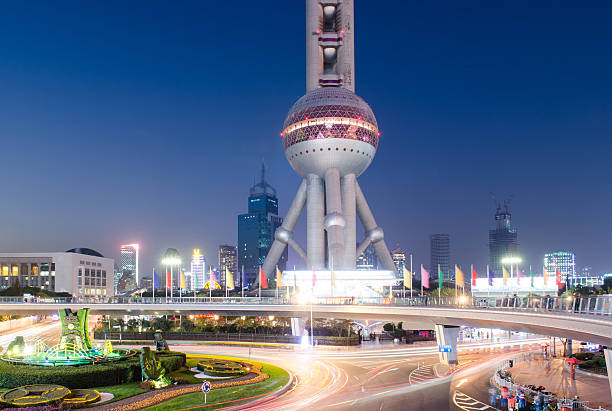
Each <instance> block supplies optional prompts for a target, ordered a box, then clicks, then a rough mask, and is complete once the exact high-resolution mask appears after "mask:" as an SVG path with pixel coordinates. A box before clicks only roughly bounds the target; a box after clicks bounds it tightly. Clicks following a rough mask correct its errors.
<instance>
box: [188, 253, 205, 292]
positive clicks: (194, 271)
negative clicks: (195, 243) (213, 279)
mask: <svg viewBox="0 0 612 411" xmlns="http://www.w3.org/2000/svg"><path fill="white" fill-rule="evenodd" d="M205 283H206V259H204V256H203V255H202V253H200V249H199V248H195V249H194V250H193V254H192V255H191V289H192V290H199V289H200V288H204V284H205Z"/></svg>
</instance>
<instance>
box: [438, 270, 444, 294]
mask: <svg viewBox="0 0 612 411" xmlns="http://www.w3.org/2000/svg"><path fill="white" fill-rule="evenodd" d="M442 284H444V273H443V272H442V269H441V268H440V265H439V264H438V289H440V290H441V289H442Z"/></svg>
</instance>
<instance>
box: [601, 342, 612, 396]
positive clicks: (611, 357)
mask: <svg viewBox="0 0 612 411" xmlns="http://www.w3.org/2000/svg"><path fill="white" fill-rule="evenodd" d="M603 351H604V357H605V359H606V368H607V369H608V382H609V383H610V396H612V348H610V347H604V350H603Z"/></svg>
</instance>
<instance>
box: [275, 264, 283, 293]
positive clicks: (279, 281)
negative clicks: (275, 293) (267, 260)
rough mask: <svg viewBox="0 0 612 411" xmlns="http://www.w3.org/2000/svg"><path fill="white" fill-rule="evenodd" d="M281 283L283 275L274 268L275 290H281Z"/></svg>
mask: <svg viewBox="0 0 612 411" xmlns="http://www.w3.org/2000/svg"><path fill="white" fill-rule="evenodd" d="M282 282H283V274H282V273H281V271H280V270H279V269H278V266H276V288H281V283H282Z"/></svg>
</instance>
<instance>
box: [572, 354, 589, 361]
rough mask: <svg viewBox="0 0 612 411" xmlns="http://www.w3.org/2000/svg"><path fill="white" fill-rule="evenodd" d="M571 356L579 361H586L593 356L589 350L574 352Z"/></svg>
mask: <svg viewBox="0 0 612 411" xmlns="http://www.w3.org/2000/svg"><path fill="white" fill-rule="evenodd" d="M572 357H574V358H576V359H577V360H580V361H587V360H590V359H591V358H593V354H592V353H590V352H577V353H576V354H572Z"/></svg>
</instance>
